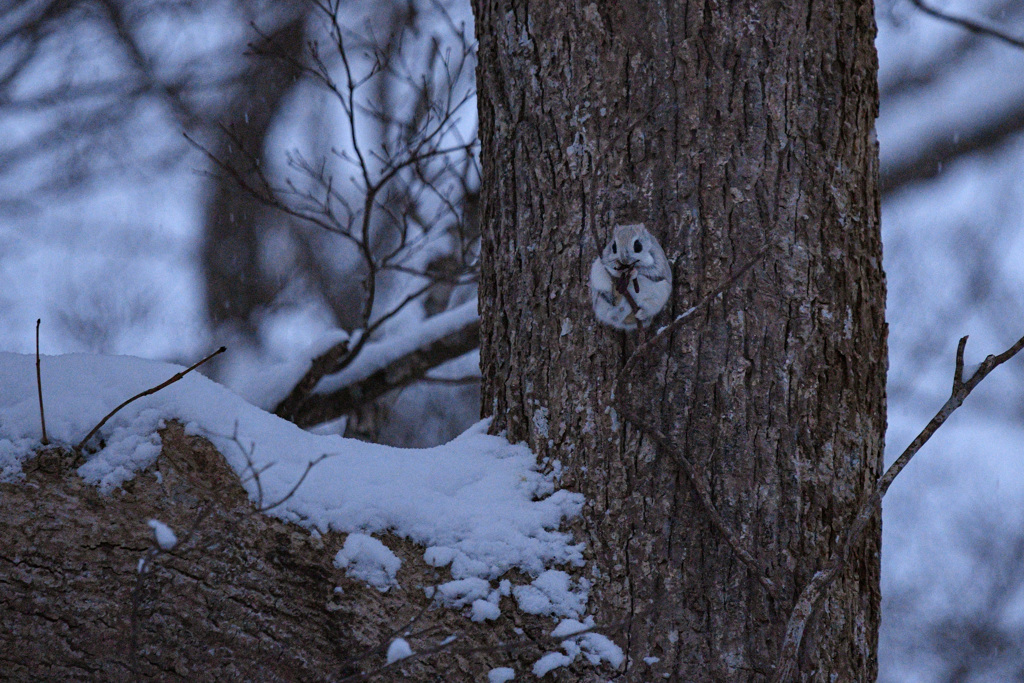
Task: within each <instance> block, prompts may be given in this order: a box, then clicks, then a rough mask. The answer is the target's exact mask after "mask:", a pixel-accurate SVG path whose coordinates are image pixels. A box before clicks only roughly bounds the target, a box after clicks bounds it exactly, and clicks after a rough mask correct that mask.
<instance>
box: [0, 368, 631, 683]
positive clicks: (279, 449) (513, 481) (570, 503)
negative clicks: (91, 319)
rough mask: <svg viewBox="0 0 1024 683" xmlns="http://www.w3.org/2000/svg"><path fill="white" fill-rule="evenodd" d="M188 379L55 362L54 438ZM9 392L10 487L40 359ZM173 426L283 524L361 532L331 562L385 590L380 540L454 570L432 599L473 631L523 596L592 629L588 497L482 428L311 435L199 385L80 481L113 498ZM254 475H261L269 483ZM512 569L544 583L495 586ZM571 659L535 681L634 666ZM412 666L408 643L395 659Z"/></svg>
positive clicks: (5, 408) (4, 422)
mask: <svg viewBox="0 0 1024 683" xmlns="http://www.w3.org/2000/svg"><path fill="white" fill-rule="evenodd" d="M180 370H181V368H180V367H178V366H173V365H168V364H166V363H160V362H156V361H148V360H142V359H138V358H131V357H126V356H95V355H86V354H71V355H65V356H44V357H43V358H42V376H43V386H44V403H45V408H46V426H47V433H48V436H49V437H50V440H51V441H52V442H55V443H57V444H62V445H66V446H72V445H74V444H75V443H77V442H78V441H79V440H81V439H82V438H83V437H84V436H85V435H86V434H88V432H89V430H90V429H91V428H92V426H93V425H95V424H96V423H97V422H99V420H100V419H101V418H102V417H103V416H104V415H105V414H107V413H108V412H109V411H110V410H111V409H112V408H113V407H114V406H117V405H118V404H120V403H121V402H122V401H123V400H124V399H125V398H127V397H129V396H133V395H135V394H137V393H139V392H140V391H143V390H145V389H148V388H150V387H153V386H156V385H158V384H160V383H161V382H163V381H164V380H166V379H168V378H169V377H171V376H172V375H174V374H175V373H177V372H178V371H180ZM0 387H3V392H2V394H0V479H2V480H7V481H11V480H17V479H18V478H19V477H20V476H21V463H22V462H23V461H24V460H25V459H26V458H27V457H29V456H30V455H31V453H32V451H33V449H35V448H37V447H38V445H39V437H40V425H39V410H38V399H37V393H36V376H35V363H34V358H33V357H31V356H27V355H19V354H12V353H0ZM172 418H174V419H178V420H180V421H181V422H183V423H184V424H185V425H186V430H187V431H189V432H191V433H197V434H202V435H204V436H206V437H208V438H209V439H210V440H211V441H212V442H213V443H214V445H216V446H217V448H218V449H219V450H220V451H221V452H222V453H224V455H225V456H226V457H227V460H228V462H229V463H230V464H231V466H232V467H233V468H234V469H235V471H236V472H238V474H239V476H240V477H241V478H242V479H243V481H244V482H245V485H246V488H247V490H248V491H249V493H250V495H251V496H252V497H253V499H254V500H257V502H258V503H259V504H260V505H262V506H270V505H273V504H274V503H276V502H278V501H281V500H284V502H283V503H281V504H280V505H279V506H276V507H274V508H273V509H272V510H271V511H270V512H271V514H274V515H276V516H279V517H281V518H282V519H285V520H288V521H292V522H295V523H297V524H301V525H303V526H305V527H307V528H310V529H313V530H317V531H328V530H331V531H340V532H344V533H347V534H349V535H348V537H347V538H346V541H345V543H344V546H343V547H342V548H341V549H339V551H338V554H337V556H336V558H335V564H336V565H337V566H338V567H341V568H344V569H345V570H346V572H347V573H348V574H349V575H350V576H354V577H355V578H358V579H361V580H364V581H366V582H368V583H370V584H371V585H373V586H375V587H376V588H378V589H379V590H382V591H386V590H389V589H390V588H391V587H392V586H393V585H395V581H396V574H397V571H398V569H399V568H400V566H401V560H400V559H399V558H398V557H397V556H396V555H395V554H394V553H393V552H392V551H391V550H389V549H388V548H387V546H386V545H385V544H384V543H382V542H381V541H380V540H379V539H376V538H374V537H373V536H372V534H375V533H376V534H381V533H384V532H389V533H392V534H395V535H397V536H400V537H403V538H408V539H410V540H412V541H414V542H416V543H417V544H419V545H421V546H423V547H424V549H425V550H424V559H425V560H426V562H427V563H428V564H431V565H433V566H437V567H444V566H448V567H449V569H450V572H451V580H450V581H448V582H446V583H442V584H440V585H437V586H434V587H430V588H428V593H429V594H432V595H433V597H434V598H435V599H436V600H437V602H439V603H441V604H443V605H447V606H450V607H453V608H458V609H463V610H464V611H465V612H466V614H467V616H469V617H470V618H472V619H473V620H475V621H483V620H488V619H495V618H497V617H498V616H500V609H499V598H500V596H502V595H505V596H507V595H512V596H513V597H514V598H515V599H516V601H517V604H518V606H519V609H521V610H523V611H524V612H528V613H531V614H540V615H550V616H551V617H552V619H553V621H552V626H553V627H555V626H556V625H559V624H560V626H559V628H560V629H561V630H560V631H558V632H557V633H558V635H563V634H566V635H567V636H568V635H571V633H570V632H571V631H572V630H573V628H572V627H574V625H578V624H579V623H580V622H579V621H578V620H579V619H583V618H584V612H585V610H586V602H587V594H588V589H589V584H588V582H587V580H586V579H585V578H580V579H576V578H573V577H572V576H570V574H569V573H567V572H566V571H564V570H566V569H574V568H579V567H581V566H582V564H583V559H582V548H581V546H579V545H577V544H574V543H573V542H572V538H571V537H570V535H569V534H568V533H566V532H563V531H559V526H560V525H561V523H562V522H563V521H564V520H565V519H566V518H568V517H571V516H574V515H576V514H577V513H578V512H579V510H580V508H581V506H582V504H583V500H582V497H581V496H580V495H579V494H575V493H570V492H568V491H564V490H559V489H557V482H556V481H555V479H554V476H553V475H550V474H542V473H541V472H539V471H538V468H537V465H536V459H535V457H534V455H533V453H531V452H530V451H529V450H528V449H527V448H526V447H524V446H522V445H512V444H509V443H508V442H507V441H505V440H504V439H501V438H499V437H495V436H489V435H487V434H486V433H485V432H486V426H487V425H486V423H485V422H481V423H479V424H478V425H476V426H475V427H474V428H472V429H470V430H469V431H468V432H466V433H465V434H463V435H462V436H460V437H459V438H457V439H455V440H454V441H452V442H450V443H448V444H446V445H443V446H438V447H435V448H426V449H399V448H392V447H387V446H380V445H376V444H369V443H364V442H361V441H356V440H352V439H344V438H341V437H339V436H335V435H326V436H324V435H318V434H311V433H309V432H306V431H303V430H301V429H299V428H298V427H296V426H295V425H293V424H292V423H290V422H287V421H285V420H282V419H280V418H278V417H276V416H274V415H271V414H269V413H266V412H264V411H262V410H260V409H259V408H256V407H254V406H252V405H250V404H249V403H246V402H245V401H244V400H243V399H241V398H240V397H239V396H237V395H236V394H234V393H232V392H231V391H229V390H227V389H225V388H224V387H222V386H220V385H219V384H216V383H214V382H212V381H210V380H208V379H206V378H205V377H203V376H201V375H199V374H198V373H192V374H189V375H187V376H185V377H184V378H183V379H182V380H181V381H179V382H177V383H175V384H172V385H170V386H169V387H167V388H166V389H163V390H161V391H159V392H157V393H155V394H153V395H151V396H147V397H145V398H143V399H140V400H139V401H136V402H134V403H131V404H129V405H128V406H127V407H126V408H125V409H123V410H122V411H120V412H119V413H117V414H116V415H115V416H114V417H113V418H112V419H110V420H109V421H108V422H107V423H106V425H105V426H104V427H103V429H102V430H101V432H100V433H99V434H98V438H97V437H94V439H93V440H92V441H90V444H91V445H96V444H99V443H102V444H103V447H102V448H100V449H99V450H98V451H96V452H95V453H92V454H91V455H90V456H89V457H88V459H87V462H86V463H85V464H84V465H82V466H81V468H80V469H79V474H80V475H81V476H82V477H83V478H84V479H85V480H86V481H88V482H91V483H93V484H95V485H96V486H98V487H99V488H100V489H101V490H103V491H111V490H113V489H115V488H116V487H118V486H119V485H120V484H122V483H123V482H124V481H126V480H128V479H130V478H131V477H133V476H134V475H135V473H136V472H138V471H139V470H140V469H142V468H145V467H147V466H148V465H150V464H152V462H153V461H154V460H155V459H156V457H157V456H158V455H159V452H160V437H159V434H158V433H157V430H158V429H159V428H160V426H161V425H162V424H163V423H164V421H165V420H169V419H172ZM318 460H319V462H316V461H318ZM311 462H316V464H315V465H314V466H312V468H311V469H309V472H308V475H307V476H306V477H305V479H304V480H303V481H302V484H301V486H299V487H298V488H297V489H295V491H294V494H293V495H291V496H289V495H288V494H289V492H291V491H292V490H293V488H294V486H295V484H296V483H297V482H299V481H300V479H301V478H302V477H303V474H304V473H305V472H306V471H307V466H308V465H309V463H311ZM555 469H556V470H557V468H555ZM254 470H255V471H258V472H260V473H261V474H260V476H259V485H257V480H256V479H255V478H254V477H253V476H252V473H253V471H254ZM150 522H151V523H150V526H152V527H153V529H154V532H155V534H156V538H157V541H158V542H159V543H160V544H161V546H163V545H168V546H173V544H174V533H173V530H172V529H169V528H167V527H166V525H163V524H162V523H160V522H159V520H151V521H150ZM513 568H516V569H519V570H521V571H522V572H524V573H525V574H526V575H528V576H529V577H531V578H532V581H531V582H530V583H524V584H522V585H513V584H512V583H510V582H509V581H508V580H507V579H502V580H499V579H500V577H501V576H502V575H504V574H505V573H506V572H508V571H509V570H510V569H513ZM567 629H568V631H567ZM577 630H578V629H577ZM563 649H564V650H565V651H564V652H554V653H548V654H547V655H545V656H544V658H542V659H541V660H540V661H538V663H537V666H536V667H535V669H537V668H538V667H539V669H541V670H544V671H548V670H550V669H551V668H554V667H556V666H563V665H568V664H569V663H571V662H572V661H574V660H575V659H576V658H577V657H578V656H580V655H583V656H584V657H585V658H586V659H587V660H588V661H590V662H591V663H595V664H596V663H599V662H600V661H602V660H604V661H609V662H611V663H612V664H613V666H618V664H619V663H621V661H622V653H621V651H620V650H619V649H618V648H617V647H616V646H615V645H614V644H613V643H612V642H611V641H610V640H608V639H607V638H606V637H604V636H601V635H598V634H596V633H587V634H583V635H580V636H575V637H567V638H566V640H565V641H564V642H563ZM403 653H404V651H403V650H402V647H401V645H396V646H395V654H394V656H395V657H396V658H398V657H399V656H400V655H402V654H403ZM391 655H392V653H390V652H389V658H390V657H391ZM406 656H407V653H406ZM500 673H501V672H499V674H500ZM499 678H500V675H499Z"/></svg>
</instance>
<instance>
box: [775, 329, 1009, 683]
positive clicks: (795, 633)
mask: <svg viewBox="0 0 1024 683" xmlns="http://www.w3.org/2000/svg"><path fill="white" fill-rule="evenodd" d="M966 347H967V337H966V336H965V337H962V338H961V339H960V343H959V344H958V345H957V348H956V366H955V370H954V372H953V389H952V391H951V392H950V396H949V398H948V399H947V400H946V402H945V403H944V404H942V407H941V408H939V410H938V412H937V413H935V416H934V417H932V419H931V420H930V421H929V422H928V424H927V425H925V427H924V429H922V430H921V433H920V434H918V435H917V437H916V438H915V439H914V440H913V441H912V442H911V443H910V445H909V446H907V448H906V450H904V451H903V453H902V454H901V455H900V457H898V458H896V461H895V462H894V463H893V464H892V465H890V466H889V469H887V470H886V471H885V474H883V475H882V477H881V478H880V479H879V480H878V482H877V484H876V485H875V490H874V491H872V492H871V494H870V495H869V496H868V497H867V499H866V500H865V501H864V502H863V503H862V504H861V507H860V510H859V511H858V513H857V516H856V517H855V518H854V520H853V523H852V524H851V525H850V526H849V527H848V528H847V531H846V537H845V538H844V539H843V541H842V543H841V544H840V546H839V549H838V550H836V551H835V552H834V553H833V554H832V557H831V558H829V560H828V562H827V563H826V564H825V567H824V568H823V569H821V570H819V571H818V572H817V573H815V575H814V577H813V578H812V579H811V580H810V582H809V583H808V584H807V586H806V587H804V589H803V591H801V593H800V597H799V599H798V600H797V603H796V605H795V606H794V607H793V611H792V613H791V614H790V617H789V622H788V623H787V625H786V635H785V638H784V640H783V642H782V649H781V651H780V653H779V658H778V661H777V663H776V665H775V675H774V676H773V678H772V681H773V682H774V683H785V682H786V681H789V680H792V678H793V674H794V671H795V670H796V666H797V655H798V654H799V651H800V643H801V641H802V640H803V635H804V630H805V629H806V627H807V622H808V621H809V620H810V618H811V616H812V615H813V614H814V610H815V607H816V606H817V604H818V602H819V601H820V600H821V598H822V596H823V595H824V593H825V591H826V590H827V589H828V587H829V586H831V585H832V583H833V582H834V581H835V580H836V578H837V577H838V576H839V574H840V573H841V572H842V570H843V569H844V568H845V566H846V563H847V561H848V560H849V557H850V555H851V554H852V552H853V549H854V548H855V547H856V545H857V542H858V541H859V540H860V537H861V534H862V533H863V532H864V529H865V528H867V525H868V523H869V522H870V521H871V519H872V518H873V517H874V516H875V515H876V514H878V512H879V511H880V510H881V508H882V498H883V497H884V496H885V494H886V492H887V491H888V490H889V486H890V485H892V482H893V480H894V479H896V477H897V476H898V475H899V473H900V472H902V471H903V469H904V468H905V467H906V466H907V465H908V464H909V463H910V460H911V458H913V457H914V456H915V455H916V454H917V452H918V451H920V450H921V447H922V446H924V445H925V443H927V442H928V439H930V438H931V437H932V435H933V434H934V433H935V432H936V430H938V428H939V427H941V426H942V425H943V424H944V423H945V422H946V420H947V419H949V416H950V415H952V414H953V413H954V412H955V411H956V409H957V408H959V407H960V406H961V405H963V402H964V399H966V398H967V397H968V396H969V395H970V393H971V392H972V391H974V388H975V387H977V386H978V385H979V384H980V383H981V381H982V380H983V379H985V378H986V377H988V375H989V373H991V372H992V371H993V370H995V369H996V368H997V367H999V366H1000V365H1002V364H1003V363H1005V362H1007V361H1008V360H1010V359H1011V358H1013V357H1014V356H1016V355H1017V353H1018V352H1019V351H1020V350H1021V349H1024V337H1021V338H1020V339H1018V340H1017V342H1016V343H1015V344H1014V345H1013V346H1011V347H1010V348H1008V349H1007V350H1006V351H1004V352H1002V353H1000V354H998V355H995V356H989V357H987V358H986V359H985V360H984V361H983V362H982V363H981V365H980V366H979V367H978V369H977V370H975V371H974V374H972V375H971V376H970V378H968V379H966V380H965V379H964V349H965V348H966Z"/></svg>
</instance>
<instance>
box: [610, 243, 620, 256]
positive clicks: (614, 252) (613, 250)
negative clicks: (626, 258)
mask: <svg viewBox="0 0 1024 683" xmlns="http://www.w3.org/2000/svg"><path fill="white" fill-rule="evenodd" d="M612 253H613V254H617V253H619V250H618V249H616V248H615V242H612Z"/></svg>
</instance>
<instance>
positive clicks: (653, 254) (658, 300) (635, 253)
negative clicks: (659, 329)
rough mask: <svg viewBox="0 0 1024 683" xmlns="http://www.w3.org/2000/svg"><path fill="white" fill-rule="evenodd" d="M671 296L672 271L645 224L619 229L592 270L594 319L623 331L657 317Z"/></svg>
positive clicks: (620, 226) (659, 246) (592, 266)
mask: <svg viewBox="0 0 1024 683" xmlns="http://www.w3.org/2000/svg"><path fill="white" fill-rule="evenodd" d="M671 295H672V267H671V265H669V262H668V259H667V258H665V252H664V251H663V250H662V248H661V245H660V244H658V240H656V239H654V235H652V234H651V233H650V232H648V231H647V228H646V227H645V226H644V225H643V224H642V223H637V224H634V225H618V226H616V227H615V230H614V232H613V234H612V239H611V241H610V242H609V243H608V245H607V246H606V247H605V248H604V251H603V252H602V253H601V256H600V257H599V258H597V259H595V260H594V263H593V265H591V267H590V296H591V303H593V306H594V315H596V316H597V319H598V320H600V321H601V322H602V323H604V324H606V325H611V326H612V327H615V328H618V329H620V330H633V329H636V326H637V324H638V323H641V324H642V323H646V322H647V321H648V320H650V319H651V318H653V317H654V316H656V315H657V314H658V313H659V312H660V311H661V309H663V308H664V307H665V304H666V303H668V299H669V297H670V296H671Z"/></svg>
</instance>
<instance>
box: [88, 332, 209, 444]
mask: <svg viewBox="0 0 1024 683" xmlns="http://www.w3.org/2000/svg"><path fill="white" fill-rule="evenodd" d="M225 351H227V347H225V346H222V347H220V348H219V349H217V350H216V351H214V352H213V353H211V354H210V355H209V356H207V357H206V358H204V359H202V360H201V361H199V362H198V363H195V364H193V365H191V366H189V367H187V368H185V369H184V370H182V371H181V372H179V373H177V374H175V375H174V376H173V377H171V378H170V379H168V380H167V381H166V382H163V383H162V384H158V385H157V386H155V387H152V388H150V389H146V390H145V391H143V392H141V393H138V394H136V395H135V396H132V397H131V398H130V399H128V400H127V401H125V402H124V403H122V404H121V405H119V406H118V407H116V408H114V409H113V410H111V411H110V412H109V413H107V414H106V416H104V418H103V419H102V420H100V421H99V423H98V424H97V425H96V426H95V427H93V428H92V430H90V432H89V433H88V434H86V435H85V438H84V439H82V440H81V441H79V442H78V445H77V446H75V450H76V451H80V450H82V449H83V448H85V444H87V443H89V439H91V438H92V437H93V435H94V434H95V433H96V432H98V431H99V430H100V427H102V426H103V425H105V424H106V423H107V420H109V419H110V418H112V417H114V415H116V414H117V413H118V411H120V410H121V409H122V408H124V407H125V406H126V405H128V404H129V403H131V402H133V401H137V400H138V399H140V398H142V397H143V396H149V395H150V394H155V393H156V392H158V391H160V390H161V389H163V388H164V387H167V386H169V385H171V384H174V383H175V382H177V381H178V380H179V379H181V378H182V377H184V376H185V375H187V374H188V373H190V372H192V371H193V370H195V369H196V368H198V367H199V366H200V365H202V364H203V363H205V362H206V361H208V360H210V359H211V358H213V357H214V356H217V355H220V354H222V353H224V352H225Z"/></svg>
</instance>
